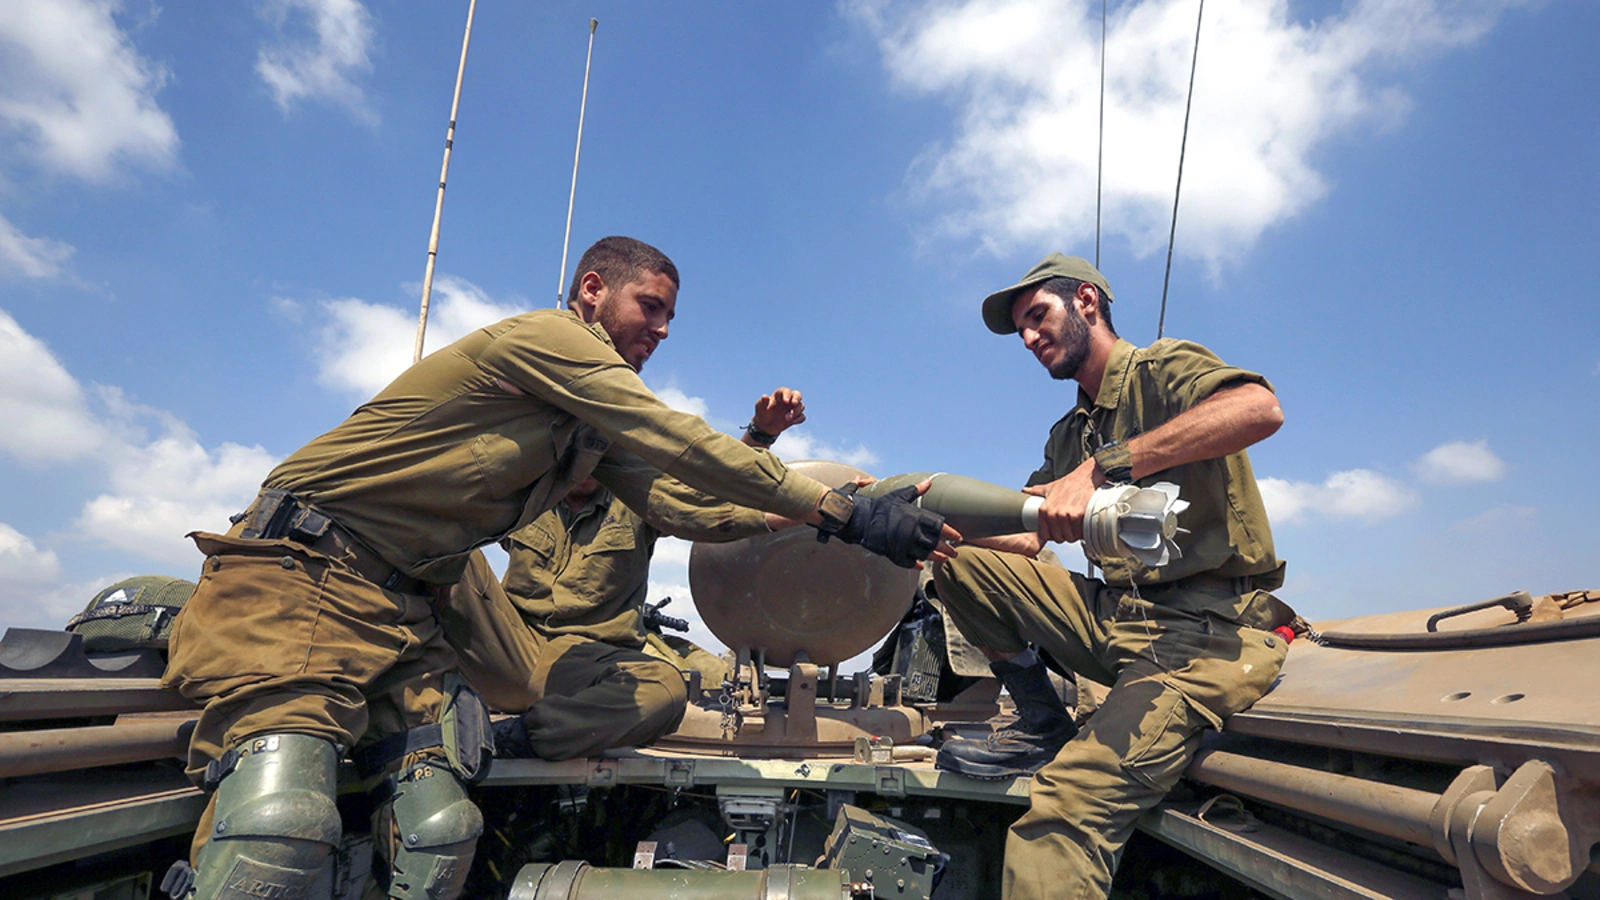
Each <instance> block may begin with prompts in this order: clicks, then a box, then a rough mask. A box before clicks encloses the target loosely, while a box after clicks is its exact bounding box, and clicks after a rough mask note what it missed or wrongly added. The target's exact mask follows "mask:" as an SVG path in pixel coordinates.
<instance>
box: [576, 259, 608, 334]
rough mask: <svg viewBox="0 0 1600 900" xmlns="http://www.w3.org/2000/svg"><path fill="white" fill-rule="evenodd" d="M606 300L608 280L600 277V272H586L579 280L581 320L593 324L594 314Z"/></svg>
mask: <svg viewBox="0 0 1600 900" xmlns="http://www.w3.org/2000/svg"><path fill="white" fill-rule="evenodd" d="M605 298H606V280H605V279H604V278H602V277H600V273H599V272H594V271H590V272H585V273H583V277H582V278H580V279H578V308H577V310H576V312H577V313H578V316H579V318H581V319H583V320H584V321H585V322H593V321H594V314H595V311H596V310H597V309H599V308H600V302H601V301H602V300H604V299H605Z"/></svg>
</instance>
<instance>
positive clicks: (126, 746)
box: [0, 719, 194, 777]
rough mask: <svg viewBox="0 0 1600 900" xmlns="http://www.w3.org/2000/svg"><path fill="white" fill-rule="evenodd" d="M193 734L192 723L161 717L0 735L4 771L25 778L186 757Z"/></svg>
mask: <svg viewBox="0 0 1600 900" xmlns="http://www.w3.org/2000/svg"><path fill="white" fill-rule="evenodd" d="M193 731H194V720H193V719H181V720H179V719H162V720H159V721H154V722H139V723H137V724H132V725H105V726H99V727H93V728H51V729H46V730H41V731H13V732H8V733H4V734H0V772H4V773H6V776H7V777H21V776H23V775H42V774H45V773H47V772H70V771H73V770H75V769H89V768H93V767H95V766H115V765H121V764H123V763H132V762H145V761H147V760H152V759H171V758H174V757H180V758H181V757H182V756H183V755H184V754H186V753H187V752H188V750H189V735H190V733H191V732H193Z"/></svg>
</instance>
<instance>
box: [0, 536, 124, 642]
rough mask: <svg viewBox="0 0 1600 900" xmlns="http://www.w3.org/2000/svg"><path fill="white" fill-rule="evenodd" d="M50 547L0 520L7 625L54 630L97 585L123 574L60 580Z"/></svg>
mask: <svg viewBox="0 0 1600 900" xmlns="http://www.w3.org/2000/svg"><path fill="white" fill-rule="evenodd" d="M61 576H62V571H61V561H60V560H59V559H58V558H57V557H56V554H55V551H54V550H43V549H40V548H39V547H38V546H37V545H36V544H35V543H34V542H33V540H32V539H31V538H29V537H28V536H27V535H25V534H22V533H21V532H19V531H17V530H16V529H15V528H12V527H11V526H10V525H7V524H5V523H4V522H0V622H4V623H5V626H6V627H8V628H50V629H58V628H61V627H62V626H63V625H65V624H67V620H68V619H70V618H72V617H73V616H74V615H76V614H77V613H79V612H82V611H83V608H84V607H85V606H88V605H89V598H90V597H93V596H94V595H95V592H96V591H98V590H100V588H102V587H104V586H106V585H108V584H111V583H113V582H115V581H118V580H120V579H122V578H126V577H128V576H126V575H117V576H110V577H105V578H96V579H93V580H91V581H87V582H77V583H63V582H62V580H61Z"/></svg>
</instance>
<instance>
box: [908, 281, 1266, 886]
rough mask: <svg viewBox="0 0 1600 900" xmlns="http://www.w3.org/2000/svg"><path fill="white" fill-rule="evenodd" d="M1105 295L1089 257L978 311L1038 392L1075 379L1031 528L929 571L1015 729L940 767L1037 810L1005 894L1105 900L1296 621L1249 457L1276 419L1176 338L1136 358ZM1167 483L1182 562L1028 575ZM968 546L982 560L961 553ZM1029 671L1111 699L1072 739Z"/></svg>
mask: <svg viewBox="0 0 1600 900" xmlns="http://www.w3.org/2000/svg"><path fill="white" fill-rule="evenodd" d="M1111 299H1112V298H1111V288H1110V285H1109V284H1107V282H1106V279H1105V276H1103V275H1101V274H1100V272H1099V271H1098V270H1096V269H1095V268H1094V266H1092V265H1090V264H1089V263H1088V262H1087V261H1086V260H1083V259H1080V258H1077V257H1067V256H1063V255H1061V254H1059V253H1055V254H1051V255H1050V256H1049V257H1047V258H1046V259H1045V260H1044V261H1043V262H1041V263H1039V264H1038V265H1037V266H1035V267H1034V268H1033V269H1032V270H1030V271H1029V272H1028V274H1027V275H1025V276H1024V277H1023V279H1022V280H1021V281H1020V282H1019V283H1017V284H1015V285H1013V286H1011V287H1009V288H1006V289H1005V290H1003V291H997V292H995V293H994V294H991V295H989V297H988V298H986V299H985V300H984V301H983V320H984V323H985V324H986V325H988V327H989V330H991V331H993V332H995V333H996V334H1013V333H1016V334H1020V336H1021V338H1022V342H1023V346H1025V347H1026V348H1027V349H1028V350H1029V352H1031V353H1033V355H1034V357H1035V358H1037V359H1038V360H1039V363H1040V364H1041V365H1043V366H1044V368H1045V370H1046V371H1048V372H1049V373H1050V375H1051V377H1052V378H1055V379H1057V380H1066V379H1072V380H1074V381H1076V382H1077V384H1078V388H1079V390H1078V397H1077V404H1076V405H1075V406H1074V408H1073V409H1072V410H1071V411H1070V412H1068V413H1067V414H1066V415H1065V416H1064V417H1062V419H1061V420H1060V421H1059V422H1057V423H1056V424H1055V426H1054V427H1053V428H1052V429H1051V431H1050V437H1049V440H1048V441H1047V442H1046V443H1045V449H1044V464H1043V465H1042V466H1041V467H1040V468H1039V469H1038V471H1036V472H1034V473H1033V475H1032V476H1030V477H1029V479H1028V484H1027V487H1026V488H1025V490H1026V491H1027V492H1028V493H1030V494H1034V495H1036V496H1042V497H1044V498H1045V499H1044V504H1043V506H1042V508H1041V509H1040V513H1039V529H1038V533H1037V534H1019V535H1010V536H1005V537H1000V538H993V539H987V540H979V541H973V542H971V544H970V545H967V546H963V547H962V548H961V549H960V551H959V553H958V554H957V555H956V556H955V558H953V559H951V560H949V561H947V562H943V563H940V564H938V565H937V566H936V567H935V570H934V580H935V583H936V587H937V590H938V594H939V597H940V599H941V600H942V601H943V603H944V604H945V609H946V614H947V615H949V616H950V617H951V619H952V621H953V622H954V623H955V624H956V626H957V627H958V628H959V629H960V630H961V632H962V633H963V634H964V635H965V636H966V637H967V638H968V639H969V640H971V641H972V643H974V644H975V645H977V646H978V647H979V648H981V649H983V651H984V652H985V653H986V654H987V655H988V656H989V658H990V660H991V667H992V668H993V670H994V672H995V674H996V675H997V676H998V677H999V678H1000V680H1001V681H1002V682H1003V683H1004V684H1005V686H1006V687H1007V689H1008V691H1009V692H1010V694H1011V696H1012V698H1013V699H1014V700H1015V701H1016V704H1017V711H1018V720H1017V722H1016V723H1015V724H1014V725H1013V726H1011V727H1009V728H1007V729H1005V730H1002V731H999V732H996V733H995V734H993V735H991V736H989V737H988V738H986V739H984V740H951V741H948V742H946V744H945V745H944V746H943V747H942V748H941V750H940V753H939V757H938V761H937V764H938V766H939V767H940V768H943V769H947V770H950V771H954V772H958V773H961V774H964V775H968V776H971V777H977V778H991V779H998V778H1007V777H1012V776H1017V775H1027V774H1032V776H1033V783H1032V790H1031V798H1032V800H1031V806H1030V808H1029V810H1028V812H1027V813H1025V814H1024V815H1023V816H1022V818H1020V819H1018V820H1017V822H1016V824H1014V825H1013V826H1012V827H1011V832H1010V835H1009V836H1008V838H1007V843H1006V859H1005V875H1004V885H1003V890H1004V895H1005V896H1006V897H1007V898H1010V900H1021V898H1044V897H1050V898H1060V897H1068V898H1081V897H1104V896H1106V894H1107V892H1108V891H1109V890H1110V886H1111V877H1112V874H1113V872H1114V871H1115V869H1116V864H1117V860H1118V858H1119V856H1120V852H1121V849H1122V846H1123V844H1124V843H1125V842H1126V841H1127V839H1128V837H1129V835H1130V834H1132V832H1133V828H1134V823H1135V821H1136V820H1137V819H1138V817H1139V815H1140V814H1141V813H1143V812H1144V811H1146V810H1148V809H1150V808H1151V807H1153V806H1155V805H1156V804H1157V803H1158V802H1160V800H1161V798H1162V797H1163V796H1164V795H1165V794H1166V792H1167V791H1168V790H1170V789H1171V788H1172V787H1173V785H1175V784H1176V783H1177V781H1178V777H1179V776H1180V775H1181V774H1182V772H1183V770H1184V768H1185V767H1186V766H1187V765H1188V763H1189V761H1190V759H1191V758H1192V757H1193V755H1194V752H1195V749H1196V747H1197V746H1198V744H1199V740H1200V733H1201V731H1202V730H1204V729H1206V728H1215V727H1218V726H1219V725H1221V723H1222V721H1223V720H1224V719H1226V718H1227V717H1228V716H1230V715H1232V714H1233V713H1236V712H1238V711H1240V710H1242V709H1244V708H1245V707H1247V706H1249V705H1250V704H1251V703H1253V702H1255V701H1256V700H1257V699H1258V698H1259V697H1260V696H1261V695H1262V694H1263V693H1265V692H1266V691H1267V689H1268V688H1269V687H1270V686H1271V684H1272V681H1273V678H1274V677H1275V676H1276V675H1277V673H1278V669H1279V667H1280V666H1281V665H1282V663H1283V659H1284V655H1285V652H1286V649H1287V647H1286V643H1285V640H1284V637H1283V636H1282V635H1275V634H1274V633H1273V629H1274V628H1277V627H1280V626H1283V625H1286V624H1288V623H1289V622H1290V621H1291V620H1292V618H1293V613H1292V611H1290V610H1289V609H1288V607H1286V606H1284V605H1283V604H1282V603H1281V602H1279V601H1278V600H1277V599H1276V598H1274V597H1272V595H1271V594H1270V593H1268V592H1269V591H1271V590H1273V589H1275V588H1277V587H1279V586H1280V585H1282V584H1283V564H1282V563H1280V562H1279V561H1278V560H1277V558H1276V557H1275V556H1274V554H1273V549H1272V533H1271V530H1270V528H1269V526H1268V524H1267V516H1266V511H1265V509H1264V508H1263V506H1262V502H1261V495H1260V491H1259V490H1258V488H1257V486H1256V481H1255V476H1254V474H1253V473H1252V471H1251V468H1250V459H1249V457H1248V456H1247V455H1246V453H1245V448H1246V447H1248V446H1250V445H1251V444H1254V443H1255V442H1257V441H1259V440H1261V439H1263V438H1265V437H1267V436H1269V435H1271V434H1272V433H1273V432H1275V431H1277V429H1278V427H1279V426H1280V425H1281V424H1282V422H1283V413H1282V410H1281V409H1280V408H1279V405H1278V401H1277V397H1276V396H1275V395H1274V394H1273V392H1272V388H1271V386H1270V385H1269V384H1268V383H1267V381H1266V379H1264V378H1262V377H1261V376H1260V375H1257V374H1255V373H1253V372H1248V371H1245V370H1243V369H1238V368H1234V367H1232V366H1228V365H1226V364H1225V363H1223V362H1222V361H1221V360H1220V359H1218V358H1217V357H1216V356H1215V355H1214V354H1212V353H1211V352H1210V351H1208V350H1206V349H1205V348H1204V347H1201V346H1200V345H1198V344H1194V343H1189V342H1186V341H1176V340H1171V339H1166V340H1159V341H1156V342H1155V343H1154V344H1152V345H1151V346H1149V347H1143V348H1141V347H1135V346H1134V345H1132V344H1130V343H1128V342H1127V341H1125V340H1122V339H1121V338H1119V337H1118V336H1117V333H1116V331H1115V329H1114V328H1113V326H1112V323H1111ZM1156 481H1167V482H1173V483H1176V484H1177V485H1178V486H1179V488H1180V490H1181V496H1182V498H1183V499H1185V500H1187V501H1189V503H1190V507H1189V508H1188V510H1187V511H1186V512H1185V513H1184V514H1183V516H1182V518H1181V520H1180V522H1179V524H1180V525H1181V526H1183V527H1184V528H1185V529H1187V531H1188V533H1186V534H1179V535H1178V537H1177V543H1178V546H1179V548H1180V549H1181V550H1182V555H1181V556H1180V557H1176V558H1174V559H1172V560H1171V561H1170V563H1169V564H1167V565H1164V566H1160V567H1147V566H1144V565H1142V564H1141V563H1139V562H1138V561H1136V560H1134V559H1131V558H1128V559H1105V560H1101V561H1100V566H1101V569H1102V575H1103V577H1102V578H1100V579H1092V578H1089V577H1086V576H1083V575H1078V574H1076V573H1072V572H1068V571H1067V570H1065V569H1061V568H1057V567H1054V566H1046V565H1042V564H1040V563H1039V562H1037V561H1036V560H1035V559H1034V557H1035V556H1036V555H1037V554H1038V553H1039V551H1040V549H1041V548H1042V547H1043V546H1044V544H1045V542H1047V541H1076V540H1080V539H1081V538H1082V536H1083V520H1084V513H1085V511H1086V508H1087V505H1088V500H1089V497H1090V495H1091V494H1092V493H1093V492H1094V490H1095V489H1096V488H1097V487H1099V486H1101V485H1103V484H1106V483H1108V482H1113V483H1114V482H1135V483H1139V484H1142V485H1149V484H1152V483H1154V482H1156ZM973 545H976V546H973ZM1042 657H1048V658H1049V659H1051V660H1053V661H1054V662H1055V663H1057V664H1059V665H1060V666H1064V667H1066V668H1068V669H1070V670H1072V671H1073V672H1075V673H1077V674H1078V675H1081V676H1085V677H1087V678H1089V679H1091V680H1093V681H1096V682H1099V683H1100V684H1103V685H1106V686H1108V687H1110V689H1111V690H1110V692H1109V693H1108V694H1107V696H1106V698H1105V699H1104V701H1103V702H1102V703H1101V705H1100V707H1099V709H1098V710H1096V711H1095V712H1094V714H1093V715H1092V716H1091V717H1090V718H1089V719H1088V721H1087V723H1086V724H1085V725H1084V727H1083V729H1082V731H1079V730H1078V729H1077V727H1076V726H1075V725H1074V723H1073V719H1072V716H1071V714H1070V713H1069V712H1068V711H1067V710H1066V709H1065V708H1064V706H1063V705H1062V703H1061V701H1060V699H1059V698H1058V697H1057V695H1056V694H1055V692H1054V690H1053V689H1052V688H1051V686H1050V684H1049V682H1048V680H1047V678H1046V673H1045V668H1044V664H1043V660H1042Z"/></svg>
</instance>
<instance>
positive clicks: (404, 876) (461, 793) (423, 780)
mask: <svg viewBox="0 0 1600 900" xmlns="http://www.w3.org/2000/svg"><path fill="white" fill-rule="evenodd" d="M393 784H394V799H393V803H394V823H395V829H396V831H397V832H398V835H397V837H396V840H395V849H394V865H393V867H392V870H391V872H390V875H389V896H390V897H392V898H396V900H454V898H455V897H457V896H459V895H460V894H461V888H462V885H463V884H464V883H465V882H466V880H467V870H468V869H470V868H472V855H473V851H474V850H475V849H476V848H477V844H478V836H479V835H481V834H483V814H482V813H480V812H479V811H478V807H477V806H475V805H473V803H472V801H471V800H469V799H467V791H466V788H464V787H462V786H461V782H460V781H457V780H456V776H455V775H454V774H453V773H452V772H451V771H450V770H449V769H448V768H446V767H445V766H444V765H443V764H441V763H433V762H423V763H419V764H417V765H416V766H413V767H412V768H411V769H410V770H409V771H407V772H406V773H405V774H403V775H400V776H398V777H397V778H395V779H394V782H393Z"/></svg>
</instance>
